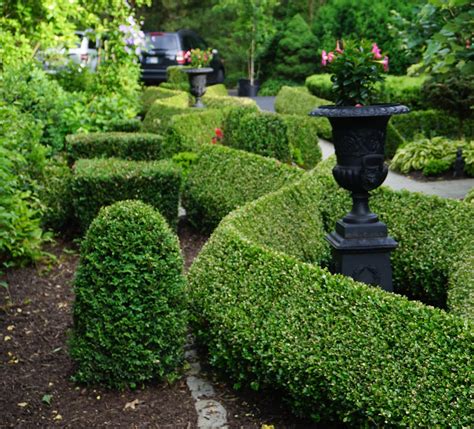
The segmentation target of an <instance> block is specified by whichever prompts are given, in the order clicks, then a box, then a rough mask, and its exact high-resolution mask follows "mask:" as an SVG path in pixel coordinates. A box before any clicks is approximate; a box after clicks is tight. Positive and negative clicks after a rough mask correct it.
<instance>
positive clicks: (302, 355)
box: [188, 163, 473, 427]
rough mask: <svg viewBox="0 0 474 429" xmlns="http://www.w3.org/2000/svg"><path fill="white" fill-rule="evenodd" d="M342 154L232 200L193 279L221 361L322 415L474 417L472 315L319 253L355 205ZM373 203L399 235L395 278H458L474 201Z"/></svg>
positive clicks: (403, 422) (201, 330)
mask: <svg viewBox="0 0 474 429" xmlns="http://www.w3.org/2000/svg"><path fill="white" fill-rule="evenodd" d="M329 167H330V164H329V163H325V165H324V166H323V168H322V169H321V173H318V172H314V173H312V174H306V175H305V176H304V178H303V179H302V180H301V181H300V182H298V183H296V184H292V185H289V186H287V187H285V188H283V189H281V190H279V191H276V192H275V193H272V194H269V195H266V196H264V197H263V198H261V199H259V200H257V201H254V202H252V203H250V204H248V205H246V206H244V207H242V208H240V209H238V210H237V211H235V212H233V213H232V214H231V215H230V216H229V217H228V218H226V220H224V221H223V222H222V223H221V225H220V226H219V228H218V229H217V230H216V232H215V233H214V234H213V236H212V237H211V240H210V242H209V243H208V244H207V246H206V247H205V248H204V250H203V252H202V253H201V254H200V256H199V257H198V259H197V260H196V262H195V263H194V264H193V266H192V268H191V271H190V274H189V280H190V283H189V287H188V291H189V294H190V298H191V302H192V310H193V314H194V318H195V319H194V320H195V322H196V327H197V329H196V332H197V334H198V337H199V339H200V340H201V341H203V342H205V344H206V346H207V348H208V351H209V354H210V359H211V362H212V363H213V364H214V365H216V366H218V367H219V368H221V369H223V370H225V371H227V372H228V373H229V374H230V375H231V377H232V378H233V379H234V380H235V382H236V384H246V385H250V386H252V387H253V388H254V389H259V388H260V387H271V388H272V389H273V390H275V389H276V390H280V391H283V392H284V394H285V396H286V399H287V400H288V401H289V402H290V404H291V405H292V407H293V409H294V411H295V412H296V413H297V414H303V415H306V416H309V417H312V418H313V419H314V420H316V421H318V420H320V419H328V420H331V419H336V420H339V421H341V422H345V423H346V424H349V425H351V426H354V427H366V426H367V427H368V426H372V425H374V426H390V427H391V426H404V427H432V426H440V427H450V426H457V425H459V426H460V427H463V426H464V427H469V426H471V425H472V423H473V419H472V413H471V412H470V401H471V397H470V387H469V386H470V381H469V379H470V374H471V371H472V370H471V368H472V361H471V359H472V352H473V347H472V344H473V330H472V326H471V325H470V324H469V323H467V322H466V320H464V319H462V318H460V317H456V316H454V315H449V314H447V313H445V312H444V311H442V310H440V309H435V308H432V307H429V306H425V305H423V304H421V303H419V302H414V301H409V300H408V299H407V298H405V297H402V296H399V295H397V294H389V293H386V292H384V291H383V290H381V289H379V288H374V287H370V286H367V285H364V284H362V283H357V282H354V281H353V280H352V279H350V278H347V277H343V276H340V275H331V274H330V273H329V272H328V271H327V270H326V269H323V268H321V267H320V266H318V264H323V265H324V264H325V261H327V259H328V257H329V253H330V252H329V248H328V245H327V243H326V242H325V240H324V234H323V231H324V232H327V231H328V230H331V229H333V228H334V221H335V220H336V219H337V217H339V216H341V215H342V214H344V213H345V211H347V210H348V208H349V207H350V204H349V198H348V196H347V193H346V192H345V191H341V190H339V189H338V187H337V185H336V184H335V182H334V180H333V179H332V178H331V177H330V176H329V175H328V172H327V170H328V169H329ZM373 209H374V211H376V212H377V213H379V214H380V217H381V219H382V220H384V221H386V222H387V223H388V225H389V228H390V233H391V235H393V236H394V237H395V239H397V240H398V242H399V245H400V248H399V249H398V250H396V251H395V252H394V262H393V264H394V275H395V278H396V283H397V284H400V280H402V283H403V284H404V287H405V288H409V287H410V286H411V285H413V283H414V284H415V285H416V283H418V284H420V283H425V284H426V285H428V284H433V283H435V284H436V283H437V280H436V276H439V277H444V281H445V283H446V276H447V273H449V272H450V268H451V265H452V261H453V260H455V259H456V258H457V257H458V258H459V257H460V255H459V249H460V248H463V244H466V240H470V237H472V232H473V227H472V222H470V220H469V218H472V213H473V212H472V208H471V209H468V207H467V204H463V203H460V202H457V201H446V200H442V199H440V198H435V197H427V196H423V195H421V194H409V193H408V192H393V191H389V190H387V189H382V190H380V191H378V192H376V195H375V196H374V198H373ZM426 213H430V214H431V216H426ZM413 219H416V220H417V222H413ZM300 229H301V230H302V231H303V232H302V233H300ZM458 246H459V247H458ZM286 249H288V250H286ZM397 254H401V256H400V255H398V257H397ZM429 289H430V288H429V287H427V288H426V290H429ZM430 292H433V293H434V294H435V295H436V290H431V291H430Z"/></svg>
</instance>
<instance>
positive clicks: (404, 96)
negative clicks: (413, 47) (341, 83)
mask: <svg viewBox="0 0 474 429" xmlns="http://www.w3.org/2000/svg"><path fill="white" fill-rule="evenodd" d="M425 80H426V77H425V76H420V77H411V76H387V77H386V79H385V81H384V82H383V84H382V85H378V86H377V92H378V95H377V99H379V100H380V101H381V102H384V103H400V104H405V105H407V106H409V107H411V108H414V109H420V108H427V107H428V105H427V103H426V101H425V100H426V97H425V96H424V94H423V84H424V82H425ZM305 85H306V87H307V88H308V90H309V92H310V93H311V94H313V95H315V96H316V97H320V98H324V99H326V100H331V101H334V92H333V90H332V82H331V75H330V74H328V73H325V74H316V75H312V76H309V77H308V78H306V82H305Z"/></svg>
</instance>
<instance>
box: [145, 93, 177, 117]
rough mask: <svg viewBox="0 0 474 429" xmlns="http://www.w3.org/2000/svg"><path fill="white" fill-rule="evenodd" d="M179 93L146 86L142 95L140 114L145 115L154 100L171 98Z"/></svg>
mask: <svg viewBox="0 0 474 429" xmlns="http://www.w3.org/2000/svg"><path fill="white" fill-rule="evenodd" d="M180 92H181V91H177V90H173V89H168V88H164V87H162V86H148V87H146V88H145V89H144V90H143V93H142V113H143V114H146V113H147V112H148V110H149V109H150V107H151V105H152V104H153V103H154V102H155V100H158V99H162V98H169V97H173V96H174V95H178V94H180Z"/></svg>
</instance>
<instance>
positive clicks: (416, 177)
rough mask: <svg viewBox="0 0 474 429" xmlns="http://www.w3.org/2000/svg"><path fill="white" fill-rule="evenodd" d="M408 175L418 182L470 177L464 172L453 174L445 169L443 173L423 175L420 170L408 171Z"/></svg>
mask: <svg viewBox="0 0 474 429" xmlns="http://www.w3.org/2000/svg"><path fill="white" fill-rule="evenodd" d="M408 177H409V178H410V179H413V180H417V181H419V182H438V181H440V180H443V181H444V180H461V179H472V177H471V176H468V175H467V174H466V173H463V174H461V175H457V176H455V175H454V172H453V171H446V172H445V173H441V174H437V175H435V176H425V175H424V174H423V172H422V171H410V173H409V174H408Z"/></svg>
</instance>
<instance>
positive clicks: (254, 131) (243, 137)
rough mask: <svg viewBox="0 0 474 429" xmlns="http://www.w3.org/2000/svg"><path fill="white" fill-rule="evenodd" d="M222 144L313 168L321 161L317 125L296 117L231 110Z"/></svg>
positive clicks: (311, 121)
mask: <svg viewBox="0 0 474 429" xmlns="http://www.w3.org/2000/svg"><path fill="white" fill-rule="evenodd" d="M223 131H224V144H225V145H226V146H230V147H233V148H236V149H241V150H246V151H248V152H253V153H257V154H259V155H262V156H267V157H272V158H276V159H278V160H280V161H282V162H286V163H291V162H293V163H295V164H298V165H299V166H301V167H304V168H312V167H314V166H315V165H316V164H317V163H318V162H319V161H320V160H321V149H320V148H319V146H318V134H319V133H320V131H321V127H320V123H319V122H318V121H313V118H310V117H307V116H299V115H280V114H273V113H267V112H252V111H250V110H246V111H245V110H242V109H234V110H231V111H229V113H228V114H227V115H226V116H225V120H224V123H223Z"/></svg>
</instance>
